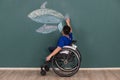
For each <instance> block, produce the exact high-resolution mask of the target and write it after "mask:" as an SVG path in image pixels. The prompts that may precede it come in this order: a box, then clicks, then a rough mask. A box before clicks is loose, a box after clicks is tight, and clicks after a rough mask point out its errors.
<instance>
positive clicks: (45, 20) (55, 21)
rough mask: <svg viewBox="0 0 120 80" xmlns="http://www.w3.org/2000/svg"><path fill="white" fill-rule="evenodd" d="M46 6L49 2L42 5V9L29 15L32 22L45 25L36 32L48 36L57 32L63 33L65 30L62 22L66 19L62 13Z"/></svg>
mask: <svg viewBox="0 0 120 80" xmlns="http://www.w3.org/2000/svg"><path fill="white" fill-rule="evenodd" d="M46 4H47V1H46V2H44V3H43V4H42V5H41V7H40V9H36V10H34V11H32V12H31V13H30V14H28V17H29V18H30V19H31V20H33V21H35V22H37V23H42V24H43V26H41V27H40V28H38V29H37V30H36V32H38V33H43V34H48V33H51V32H54V31H56V30H59V31H60V32H61V30H62V28H63V26H62V21H63V20H64V19H65V17H64V16H63V15H62V14H61V13H60V12H57V11H55V10H53V9H49V8H46Z"/></svg>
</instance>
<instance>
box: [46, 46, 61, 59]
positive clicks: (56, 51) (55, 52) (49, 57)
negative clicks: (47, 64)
mask: <svg viewBox="0 0 120 80" xmlns="http://www.w3.org/2000/svg"><path fill="white" fill-rule="evenodd" d="M61 49H62V48H61V47H59V46H58V47H57V48H56V49H55V50H54V51H53V52H52V53H51V54H50V55H49V56H47V57H46V61H49V60H50V59H51V57H52V56H54V55H56V54H57V53H58V52H59V51H60V50H61Z"/></svg>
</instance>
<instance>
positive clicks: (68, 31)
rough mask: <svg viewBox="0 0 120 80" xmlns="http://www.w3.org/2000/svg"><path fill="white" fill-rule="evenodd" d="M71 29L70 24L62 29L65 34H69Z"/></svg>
mask: <svg viewBox="0 0 120 80" xmlns="http://www.w3.org/2000/svg"><path fill="white" fill-rule="evenodd" d="M70 30H71V29H70V27H69V26H68V25H65V26H64V27H63V30H62V31H63V33H64V34H65V35H69V33H70Z"/></svg>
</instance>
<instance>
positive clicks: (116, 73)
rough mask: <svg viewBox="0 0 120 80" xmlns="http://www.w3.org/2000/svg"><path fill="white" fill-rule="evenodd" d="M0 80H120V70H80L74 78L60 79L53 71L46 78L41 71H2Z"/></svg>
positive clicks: (0, 71)
mask: <svg viewBox="0 0 120 80" xmlns="http://www.w3.org/2000/svg"><path fill="white" fill-rule="evenodd" d="M0 80H120V70H79V71H78V73H76V74H75V75H74V76H72V77H59V76H58V75H56V74H55V73H54V72H53V71H52V70H50V71H49V72H47V75H46V76H41V75H40V71H39V70H0Z"/></svg>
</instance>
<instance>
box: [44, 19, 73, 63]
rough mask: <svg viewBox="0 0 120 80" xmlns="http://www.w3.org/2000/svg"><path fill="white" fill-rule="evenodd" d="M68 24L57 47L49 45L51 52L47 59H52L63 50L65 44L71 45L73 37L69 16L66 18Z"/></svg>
mask: <svg viewBox="0 0 120 80" xmlns="http://www.w3.org/2000/svg"><path fill="white" fill-rule="evenodd" d="M66 24H67V25H65V26H64V27H63V30H62V36H61V37H60V38H59V40H58V43H57V47H56V48H54V47H49V51H50V52H51V54H50V55H48V56H47V57H46V61H50V59H51V57H53V56H54V55H56V54H57V53H58V52H59V51H61V50H62V48H63V47H64V46H68V45H71V43H72V40H73V37H72V28H71V25H70V19H69V18H67V19H66Z"/></svg>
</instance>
